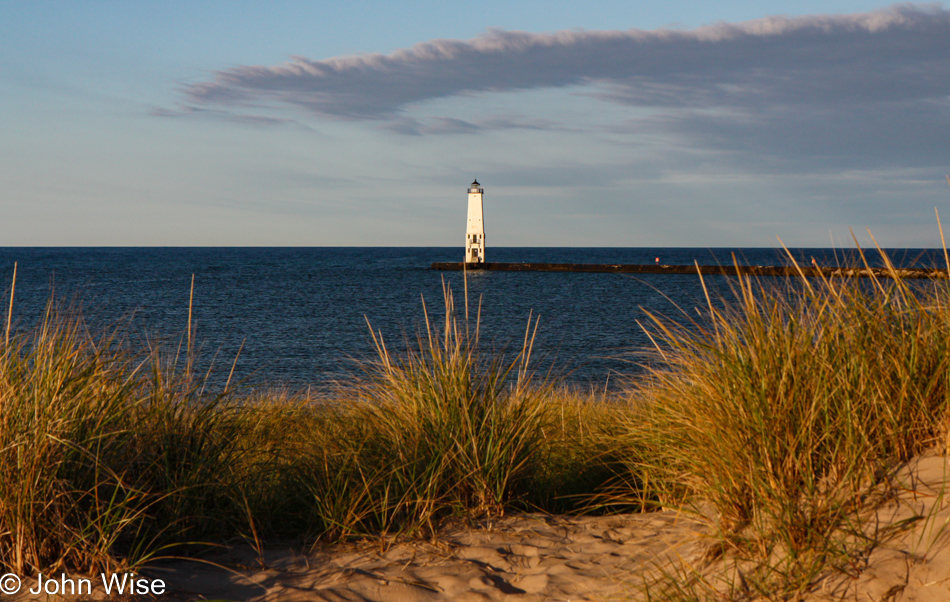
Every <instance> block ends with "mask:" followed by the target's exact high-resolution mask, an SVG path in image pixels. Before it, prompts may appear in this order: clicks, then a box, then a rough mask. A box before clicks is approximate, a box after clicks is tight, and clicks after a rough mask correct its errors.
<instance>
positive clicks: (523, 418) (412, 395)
mask: <svg viewBox="0 0 950 602" xmlns="http://www.w3.org/2000/svg"><path fill="white" fill-rule="evenodd" d="M445 302H446V308H445V320H444V323H443V326H442V328H441V330H438V329H437V328H436V327H435V326H434V325H433V324H432V322H431V321H430V320H429V316H428V314H426V317H425V325H426V332H425V334H424V335H422V336H420V338H419V339H418V341H417V344H416V345H415V346H414V347H413V346H410V347H409V349H408V350H407V351H405V352H404V353H403V354H401V355H399V356H396V355H394V354H393V353H391V352H390V350H389V349H388V348H387V346H386V345H385V343H384V341H383V338H382V335H381V333H374V334H373V338H374V341H375V343H376V348H377V352H378V358H377V360H376V361H375V362H372V363H369V364H365V365H364V368H365V376H364V378H363V380H362V382H360V383H359V384H357V385H356V386H355V387H354V389H353V391H355V392H356V393H357V397H356V398H355V399H353V400H351V401H350V403H349V404H347V405H346V406H345V407H343V408H337V409H334V410H330V411H332V412H333V414H331V416H334V417H333V418H332V419H331V420H330V421H324V422H323V423H322V425H321V428H323V429H325V428H328V427H332V428H333V429H335V431H334V432H333V433H332V435H330V436H327V434H324V435H323V436H322V440H323V441H325V442H327V443H328V444H327V445H322V446H321V447H320V448H319V454H320V455H319V468H320V469H321V470H320V474H319V477H318V478H311V479H310V483H311V485H312V486H313V487H314V490H313V497H314V500H315V504H314V507H315V508H316V509H317V511H318V513H319V514H320V521H321V522H322V523H323V524H324V525H325V529H326V531H327V532H328V533H330V534H334V535H337V536H346V535H350V534H355V533H367V532H382V533H384V534H386V533H388V534H396V533H407V532H408V533H412V532H417V533H431V532H432V531H433V530H434V529H435V528H436V525H437V521H438V520H439V519H440V518H443V517H446V516H457V517H467V518H492V517H496V516H500V515H502V514H504V512H505V511H506V510H510V509H512V508H537V507H539V506H541V507H544V506H550V505H554V504H555V503H561V504H563V505H567V504H569V503H570V502H566V501H565V496H566V495H568V494H569V493H570V491H568V489H569V487H567V488H563V489H559V488H560V487H561V486H562V485H563V483H556V482H555V480H554V479H553V478H552V474H553V473H558V474H562V475H563V474H567V473H573V474H575V475H576V474H577V473H580V472H584V471H585V468H586V466H588V465H591V466H593V465H598V467H599V466H600V465H599V464H598V462H599V459H598V458H597V457H596V454H593V457H592V455H590V453H589V452H590V451H591V449H592V446H595V445H596V443H594V440H595V438H594V437H593V436H592V435H591V436H590V437H589V438H587V439H585V433H584V430H583V429H580V430H578V431H575V432H574V433H572V435H573V436H572V437H571V440H570V441H568V440H567V437H566V436H565V431H564V429H565V427H566V426H567V421H569V420H571V419H573V420H577V421H581V422H583V421H584V420H585V418H589V417H590V416H592V415H593V414H591V413H588V414H584V413H583V408H582V405H581V404H579V403H577V402H576V400H575V401H574V403H573V404H571V403H568V402H567V401H566V400H565V397H568V395H567V394H566V393H565V392H564V391H562V390H559V389H557V388H556V387H554V385H553V384H552V383H551V382H549V381H544V382H537V381H535V380H534V378H533V377H532V373H531V371H530V369H529V361H530V355H531V346H532V341H533V336H534V333H533V330H532V325H531V323H530V322H529V325H528V329H527V331H526V333H525V338H524V342H523V345H522V347H521V349H519V350H518V351H517V352H516V353H514V354H513V355H512V356H510V357H509V358H508V359H505V358H504V356H503V355H502V354H500V353H484V352H482V351H481V350H480V349H479V341H478V336H479V334H478V332H479V326H478V323H477V320H476V322H475V324H474V325H472V326H471V327H470V326H469V323H468V321H467V320H462V319H460V318H459V316H457V314H456V310H455V306H454V303H453V300H452V295H451V292H450V291H448V290H446V291H445ZM536 326H537V322H535V324H534V327H536ZM565 412H566V413H567V414H568V415H569V416H570V417H568V418H565ZM572 426H576V423H575V424H574V425H572ZM588 428H590V426H588ZM564 448H573V449H574V450H576V451H579V452H581V453H583V452H588V455H586V456H583V457H581V456H580V455H576V454H573V455H572V454H565V453H563V452H564ZM604 479H606V477H604ZM542 484H543V485H544V487H543V490H539V489H538V487H537V486H538V485H542ZM588 485H589V486H593V485H592V484H590V483H588ZM585 493H586V492H585Z"/></svg>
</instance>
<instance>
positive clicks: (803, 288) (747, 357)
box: [627, 263, 950, 599]
mask: <svg viewBox="0 0 950 602" xmlns="http://www.w3.org/2000/svg"><path fill="white" fill-rule="evenodd" d="M888 265H890V264H889V263H888ZM891 270H892V272H893V273H892V276H893V277H892V278H890V279H877V278H872V279H870V280H867V279H857V278H848V279H821V280H813V279H805V278H804V277H803V278H802V279H801V280H799V281H796V282H792V283H791V285H790V286H787V287H785V288H782V289H779V288H776V287H774V286H771V285H767V284H764V283H761V282H755V281H752V280H750V279H748V278H740V279H739V285H738V290H737V293H738V299H739V301H738V302H737V303H736V304H734V305H728V306H726V307H724V308H717V307H714V306H713V304H710V306H709V314H708V316H707V321H706V322H704V323H702V324H689V325H688V327H684V326H677V325H675V324H672V323H671V322H670V321H669V320H665V319H661V318H654V319H653V321H652V326H651V328H650V330H651V332H652V334H653V337H654V338H655V339H656V341H657V343H658V346H657V348H658V350H659V353H660V354H661V355H662V360H663V362H664V364H663V365H662V367H657V368H654V369H653V370H652V372H651V374H650V377H649V378H648V379H647V381H646V382H645V383H644V384H643V386H642V387H640V388H639V389H638V390H637V391H636V392H635V395H637V396H640V397H641V398H642V399H643V400H645V401H646V403H645V405H644V408H645V413H644V415H643V416H642V422H641V423H637V424H631V425H630V427H629V429H628V435H627V436H628V442H630V443H629V444H630V445H631V446H637V447H638V449H649V450H652V451H651V454H650V457H649V458H647V459H645V460H643V459H642V457H641V462H640V463H639V464H636V465H635V467H634V469H633V471H634V473H636V474H637V475H638V476H640V477H642V481H641V482H647V483H648V484H649V489H648V491H646V492H645V493H646V494H647V495H649V496H653V497H654V499H656V500H658V503H660V504H663V505H669V506H687V505H692V506H693V507H695V508H703V507H705V508H708V510H707V513H709V512H711V513H712V515H714V518H715V524H716V525H717V526H718V528H719V530H720V533H721V537H722V539H721V541H722V544H723V549H724V551H727V552H730V553H732V554H735V556H736V557H738V558H745V559H750V560H754V561H755V562H754V565H753V566H755V567H756V568H755V570H751V571H750V572H749V573H748V574H747V575H746V576H745V577H744V581H743V584H744V586H747V587H750V588H751V589H752V590H753V591H754V592H755V593H757V594H758V595H765V596H767V597H768V596H771V597H775V598H777V599H784V598H782V596H784V595H790V594H789V592H792V593H795V592H799V591H801V590H802V588H805V587H807V586H808V585H809V584H810V583H812V582H813V580H814V579H815V577H816V576H817V575H819V574H820V573H822V572H823V571H826V570H827V569H829V568H838V569H840V570H844V571H848V570H852V569H851V568H850V567H853V566H854V564H853V563H855V562H857V561H856V560H855V559H856V558H857V557H858V556H859V555H856V550H858V549H859V548H861V547H866V546H867V545H869V543H871V542H873V540H874V537H875V534H874V533H872V530H873V529H871V527H870V526H869V525H864V524H862V523H861V516H862V511H863V510H864V509H866V508H867V506H868V504H869V503H870V501H869V500H870V499H872V498H873V495H874V493H875V492H881V491H882V490H884V489H886V485H887V478H888V475H889V474H891V471H892V469H893V468H894V467H895V465H897V464H899V463H900V462H902V461H905V460H907V459H909V458H910V457H911V456H912V455H913V454H916V453H918V452H920V451H921V450H923V449H924V448H927V447H932V446H934V445H935V444H940V445H942V446H943V445H945V440H944V437H945V435H946V432H947V420H948V417H950V414H948V410H950V405H948V400H950V397H948V396H950V374H948V370H950V288H948V286H947V284H946V282H945V281H931V282H927V283H923V282H913V283H912V282H909V281H906V280H902V279H901V278H899V277H898V275H897V274H896V272H895V271H894V270H893V268H891ZM641 495H642V494H641ZM641 499H642V498H641Z"/></svg>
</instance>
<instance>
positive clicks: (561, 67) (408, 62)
mask: <svg viewBox="0 0 950 602" xmlns="http://www.w3.org/2000/svg"><path fill="white" fill-rule="evenodd" d="M948 39H950V12H948V11H946V10H943V9H942V8H938V7H919V6H911V5H900V6H895V7H891V8H889V9H886V10H881V11H876V12H871V13H865V14H857V15H843V16H842V15H833V16H808V17H799V18H785V17H770V18H765V19H759V20H755V21H749V22H746V23H739V24H728V23H720V24H716V25H710V26H707V27H701V28H698V29H695V30H692V31H676V30H655V31H642V30H635V29H634V30H629V31H562V32H556V33H551V34H533V33H526V32H510V31H501V30H493V31H491V32H489V33H488V34H486V35H484V36H481V37H477V38H475V39H473V40H468V41H463V40H434V41H430V42H424V43H421V44H417V45H415V46H412V47H411V48H408V49H404V50H399V51H397V52H394V53H393V54H390V55H382V54H367V55H356V56H346V57H339V58H332V59H326V60H311V59H307V58H304V57H294V59H293V60H292V61H291V62H289V63H285V64H281V65H276V66H272V67H264V66H244V67H236V68H233V69H228V70H224V71H218V72H216V73H215V75H214V78H213V80H212V81H208V82H201V83H195V84H192V85H189V86H187V87H186V89H185V92H186V95H187V97H188V98H189V99H190V100H191V101H192V102H194V103H200V104H221V105H234V104H242V103H249V102H254V103H260V102H274V103H286V104H289V105H293V106H296V107H300V108H303V109H305V110H307V111H310V112H312V113H315V114H318V115H326V116H332V117H339V118H348V119H376V118H381V117H387V116H393V115H396V114H398V113H399V112H400V111H401V110H403V109H404V108H405V107H407V106H408V105H411V104H414V103H419V102H422V101H426V100H432V99H437V98H445V97H449V96H455V95H460V94H471V93H485V92H497V91H512V90H526V89H536V88H550V87H564V86H572V85H582V84H602V85H605V86H609V87H610V89H609V90H608V91H605V92H604V93H603V97H604V98H606V99H610V100H613V101H616V102H621V103H624V104H632V105H638V106H663V107H670V106H681V107H708V106H731V105H734V104H738V105H740V106H744V107H745V106H764V105H767V104H768V105H771V104H774V103H776V102H777V103H780V104H809V105H810V104H821V103H827V102H841V101H844V100H854V101H859V102H868V101H871V100H874V101H901V100H911V99H920V98H925V97H926V98H937V97H944V98H945V97H946V96H947V94H948V92H950V88H948V85H950V78H948V75H950V53H947V52H946V43H947V40H948Z"/></svg>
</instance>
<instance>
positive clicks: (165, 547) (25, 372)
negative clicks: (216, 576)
mask: <svg viewBox="0 0 950 602" xmlns="http://www.w3.org/2000/svg"><path fill="white" fill-rule="evenodd" d="M734 282H735V283H736V284H735V286H736V290H735V298H736V299H737V300H736V301H730V302H726V301H722V300H716V299H709V303H708V306H707V307H706V308H705V309H704V312H703V313H704V315H703V316H702V317H700V318H697V319H690V318H684V319H683V320H681V321H679V322H677V321H676V320H674V319H668V318H664V317H660V316H656V315H651V316H650V320H651V321H650V323H649V324H645V325H644V326H645V328H646V330H647V331H648V332H649V333H650V335H651V337H652V339H653V340H654V341H655V342H656V348H655V350H653V353H654V354H655V358H654V360H653V361H651V362H649V364H648V370H647V373H646V374H645V375H642V376H639V377H637V378H636V379H633V380H631V381H630V384H629V385H628V386H627V387H626V389H625V390H623V391H621V392H619V393H616V394H610V395H608V394H594V393H581V392H577V391H574V390H570V389H568V388H566V387H564V386H562V385H561V384H559V383H558V382H557V381H556V380H554V379H551V378H549V377H540V376H538V375H536V374H534V373H533V371H532V369H531V361H530V358H531V351H532V342H533V337H534V329H535V328H536V325H537V323H536V321H532V320H531V319H530V318H528V322H527V324H526V331H525V333H524V337H523V339H522V345H521V346H520V347H518V348H516V349H513V350H511V351H510V352H507V353H506V352H503V351H501V352H500V351H494V350H492V351H485V350H484V349H483V347H482V345H481V343H480V323H479V318H478V315H479V312H478V310H477V309H475V308H473V314H474V317H473V318H472V319H471V320H470V319H469V316H468V313H469V307H468V301H467V300H466V307H465V310H464V312H463V311H461V310H460V309H459V308H457V307H456V306H455V302H454V298H453V295H452V292H451V291H450V290H448V289H447V288H446V289H445V291H444V308H443V310H442V312H441V316H440V317H439V318H435V317H434V316H432V315H430V313H429V310H428V309H427V308H425V307H423V312H424V318H425V319H424V322H423V324H424V330H423V331H422V332H419V333H418V334H417V337H416V338H415V339H414V340H412V341H408V342H407V343H406V345H404V346H402V348H404V349H405V351H400V352H398V353H396V352H393V351H392V350H391V347H390V346H388V345H387V344H386V343H385V342H384V339H383V334H384V333H380V332H378V331H375V330H373V329H372V327H371V328H370V331H371V333H372V334H371V337H372V339H373V341H374V342H375V345H376V351H377V355H376V357H375V358H374V359H372V360H369V361H366V362H364V363H362V364H361V371H360V372H359V373H358V374H356V375H355V376H354V378H353V380H352V381H351V382H348V383H346V384H344V385H342V386H341V387H340V388H339V390H338V391H337V392H336V393H335V394H332V395H325V396H322V397H319V398H312V397H309V396H295V395H288V394H279V393H259V392H247V391H242V390H241V388H240V387H237V386H235V387H226V388H225V390H223V391H222V390H215V388H214V387H213V386H212V385H211V384H210V383H209V381H207V380H206V379H204V378H202V377H200V376H197V375H195V374H194V373H193V371H192V366H194V365H195V364H196V362H195V361H194V351H193V347H194V346H193V345H192V344H191V342H190V341H189V343H188V345H187V346H185V351H184V352H183V353H179V351H178V350H177V349H173V350H169V351H167V352H166V351H165V350H163V349H161V348H158V349H153V348H150V349H144V350H143V349H137V348H135V347H134V345H132V344H131V343H129V341H128V340H126V339H125V338H123V336H122V330H121V328H118V329H116V330H115V331H113V332H111V333H106V334H103V335H98V336H94V335H92V334H90V333H89V332H88V330H87V329H86V328H85V326H84V323H83V320H82V318H81V315H80V314H79V313H78V312H76V311H70V310H69V309H64V308H62V307H60V306H58V305H57V304H56V303H54V302H51V303H50V305H49V308H48V310H47V312H46V316H45V318H44V319H43V320H42V321H41V323H40V324H38V325H37V326H36V327H35V328H34V329H32V330H29V331H16V332H14V333H12V334H9V335H8V339H9V340H8V341H7V342H6V343H5V344H4V346H3V350H2V354H0V410H2V411H0V470H3V473H2V474H3V477H2V478H0V563H2V564H3V565H4V566H5V568H7V569H8V570H11V571H15V572H17V573H19V574H32V573H36V572H38V571H46V572H50V571H51V570H57V569H64V570H77V571H87V572H89V571H95V570H101V569H106V568H108V569H114V568H119V567H133V568H134V567H137V566H140V565H141V564H142V563H144V562H146V561H148V560H149V559H153V558H156V557H158V556H163V555H175V554H191V553H196V552H195V551H194V546H200V545H202V544H221V543H232V542H240V541H244V542H247V543H250V544H251V545H253V546H255V547H256V548H257V549H258V550H260V549H261V548H262V546H263V545H264V544H265V543H266V542H267V541H271V540H274V539H279V538H287V537H296V538H302V539H303V540H305V541H315V540H325V541H340V540H346V539H352V538H357V537H363V538H365V537H370V538H377V539H379V540H381V541H385V540H391V539H392V538H405V537H431V536H434V535H436V534H437V533H438V530H439V528H440V526H441V525H443V524H444V523H445V521H447V520H448V521H459V520H461V521H466V522H469V523H471V524H486V523H487V524H490V523H491V521H493V520H494V519H495V518H497V517H499V516H502V515H504V514H506V513H511V512H518V511H541V512H556V513H576V512H617V511H625V512H628V511H650V510H654V509H659V508H675V509H679V510H685V511H689V512H694V513H697V514H699V515H702V516H704V517H706V518H707V519H708V520H709V522H710V524H711V525H713V527H714V530H715V532H717V533H718V537H717V538H715V539H714V540H713V541H712V542H711V544H710V557H721V558H729V559H732V561H733V562H734V566H740V565H741V566H742V567H743V569H742V570H743V577H742V587H743V588H745V590H744V591H746V592H747V593H749V594H750V595H751V594H755V595H760V596H765V597H775V598H777V599H781V598H782V596H786V597H787V596H795V595H798V594H800V593H801V592H803V591H805V590H807V588H808V587H810V586H811V584H812V583H814V582H815V580H816V579H817V578H818V577H820V576H821V575H823V574H827V572H828V571H831V570H837V571H843V572H847V571H849V570H850V571H853V570H855V569H854V568H853V567H854V563H855V562H856V561H855V558H858V557H860V550H862V549H866V548H867V546H869V545H873V544H874V542H875V541H878V539H879V538H880V537H882V534H881V533H878V532H876V531H875V530H874V525H872V524H869V523H868V522H866V521H865V520H864V517H865V516H867V513H868V512H869V510H870V509H873V507H874V505H875V504H876V503H878V502H879V501H880V500H882V499H885V498H886V496H887V492H888V490H889V488H893V487H895V486H896V485H895V484H894V483H893V482H892V480H891V476H892V475H893V473H894V470H895V468H896V467H897V466H899V465H900V463H902V462H904V461H906V460H908V459H910V458H911V457H912V456H913V455H914V454H917V453H919V452H920V451H922V450H924V449H926V448H932V447H934V446H940V447H941V448H942V449H944V450H946V448H947V420H948V417H950V416H948V396H950V383H948V370H950V289H948V288H947V284H946V282H944V281H932V282H924V281H915V282H910V281H906V280H902V279H901V278H900V277H899V274H897V273H896V271H895V272H894V273H893V278H890V279H877V278H872V279H859V278H840V279H820V278H819V279H815V278H805V277H804V276H803V277H801V278H798V279H791V280H783V281H775V280H763V281H756V280H752V279H749V278H739V279H737V280H735V281H734ZM262 562H263V560H262ZM668 574H669V575H672V576H674V577H675V579H673V578H672V577H671V579H673V580H675V581H678V583H677V585H676V587H664V585H663V583H659V582H658V583H655V584H653V588H652V590H651V591H653V592H662V591H667V592H670V593H669V594H668V595H666V597H667V598H668V599H684V598H685V599H688V598H703V597H714V595H719V594H720V593H721V592H722V590H721V588H720V589H719V590H716V587H719V586H716V585H711V583H712V582H711V581H709V580H706V579H705V577H703V576H702V575H700V574H698V573H697V574H692V573H690V574H689V578H688V579H687V578H685V577H684V574H682V573H677V572H675V571H674V572H671V573H668ZM667 585H670V583H667ZM735 587H737V586H736V585H735V582H732V583H731V584H730V586H729V588H727V589H728V591H733V592H734V591H736V590H735ZM716 592H718V593H716ZM654 597H655V596H654ZM660 597H661V598H662V597H663V596H660Z"/></svg>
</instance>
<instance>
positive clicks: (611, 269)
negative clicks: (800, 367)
mask: <svg viewBox="0 0 950 602" xmlns="http://www.w3.org/2000/svg"><path fill="white" fill-rule="evenodd" d="M430 269H433V270H450V271H461V270H463V269H466V270H487V271H495V272H606V273H615V274H697V273H699V274H702V275H704V276H705V275H707V274H708V275H715V276H738V275H742V276H807V277H819V276H825V277H828V278H835V277H839V278H840V277H865V278H866V277H871V276H873V277H876V278H893V277H894V276H897V277H899V278H947V277H948V271H947V270H946V269H937V268H895V269H893V270H892V269H888V268H871V267H840V266H836V267H822V266H770V265H665V264H642V265H637V264H601V263H499V262H486V263H462V262H435V263H433V264H432V265H431V266H430Z"/></svg>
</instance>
